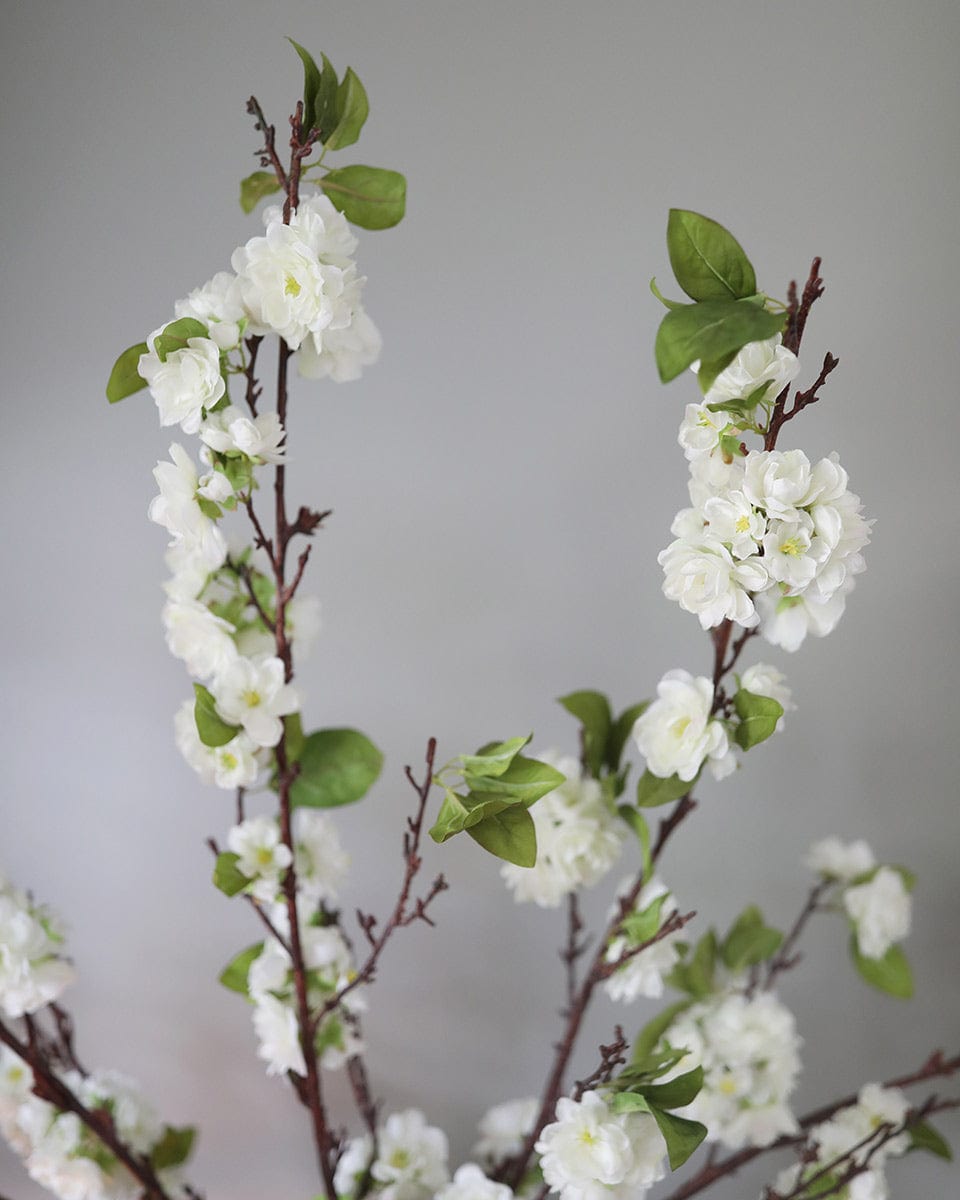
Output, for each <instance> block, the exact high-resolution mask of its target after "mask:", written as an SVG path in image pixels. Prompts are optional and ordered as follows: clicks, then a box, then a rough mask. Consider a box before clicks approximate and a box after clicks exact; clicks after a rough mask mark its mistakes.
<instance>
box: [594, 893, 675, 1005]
mask: <svg viewBox="0 0 960 1200" xmlns="http://www.w3.org/2000/svg"><path fill="white" fill-rule="evenodd" d="M632 883H633V880H632V879H631V878H629V877H628V878H627V879H624V880H623V881H622V883H621V884H620V887H619V888H618V889H617V895H618V896H623V895H625V894H626V893H627V892H628V891H629V890H630V887H631V884H632ZM661 896H666V899H665V900H664V902H663V904H662V906H661V908H660V921H659V924H658V926H657V928H658V929H660V928H662V927H663V925H664V923H665V922H666V921H667V919H668V918H669V917H670V916H671V915H672V914H673V913H675V912H676V911H677V904H676V901H675V900H674V898H673V896H671V895H670V889H669V888H668V887H667V886H666V884H665V883H664V882H663V880H661V879H658V878H657V876H656V875H654V877H653V878H652V879H651V880H650V882H649V883H645V884H644V885H643V887H642V888H641V890H640V894H639V895H638V896H637V899H636V903H635V904H634V907H633V913H632V914H629V915H628V917H627V928H626V929H624V931H623V932H622V933H620V934H618V935H617V936H616V937H615V938H612V939H611V941H610V944H609V946H607V952H606V954H605V956H604V957H605V960H606V961H607V962H608V963H615V962H617V961H618V960H619V959H620V958H621V957H622V956H623V955H624V954H626V953H629V951H630V950H631V949H632V948H634V947H635V946H638V945H642V944H643V942H645V941H647V940H648V939H649V935H648V937H645V938H643V939H642V940H637V939H636V938H634V937H632V936H631V934H630V931H629V920H630V916H631V915H633V914H639V913H642V912H643V911H644V909H646V908H648V907H649V906H650V905H651V904H653V903H654V902H655V901H656V900H658V899H659V898H660V897H661ZM619 911H620V906H619V904H614V905H613V906H612V907H611V909H610V911H609V913H608V914H607V920H608V921H612V920H613V918H614V917H615V916H617V914H618V913H619ZM654 932H656V930H654ZM680 936H681V934H680V932H679V931H678V932H677V933H670V934H667V936H666V937H664V938H661V939H660V941H659V942H654V944H653V945H652V946H648V947H647V948H646V949H645V950H641V951H640V952H639V954H634V955H633V956H632V957H631V958H628V959H627V961H626V962H625V963H624V964H623V965H622V966H621V967H618V968H617V970H616V971H614V973H613V974H612V975H611V976H610V977H609V978H608V979H607V980H606V981H605V982H604V985H603V990H604V991H605V992H606V993H607V995H608V996H609V997H610V999H611V1000H622V1001H623V1002H624V1003H625V1004H631V1003H632V1002H633V1001H634V1000H636V999H637V997H638V996H646V997H648V998H649V999H657V998H658V997H660V996H662V995H663V977H664V975H668V974H669V973H670V971H671V970H672V969H673V967H674V965H675V964H676V961H677V956H678V952H677V942H678V941H679V939H680Z"/></svg>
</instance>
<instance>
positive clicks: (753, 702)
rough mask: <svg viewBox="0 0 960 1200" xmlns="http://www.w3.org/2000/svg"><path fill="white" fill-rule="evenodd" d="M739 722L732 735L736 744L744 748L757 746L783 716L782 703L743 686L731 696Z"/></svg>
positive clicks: (768, 735)
mask: <svg viewBox="0 0 960 1200" xmlns="http://www.w3.org/2000/svg"><path fill="white" fill-rule="evenodd" d="M733 707H734V708H735V709H736V712H737V716H738V717H739V718H740V724H739V725H738V726H737V729H736V732H735V734H734V737H735V738H736V739H737V745H738V746H740V747H741V748H742V749H744V750H750V749H751V748H752V747H753V746H759V745H760V743H761V742H765V741H766V740H767V738H768V737H770V735H771V734H772V733H773V731H774V730H775V729H776V727H777V722H778V721H779V720H780V718H781V717H782V716H783V705H782V704H780V703H779V702H778V701H776V700H773V699H771V698H770V697H769V696H758V695H756V694H755V693H754V692H748V691H745V690H744V689H743V688H740V690H739V691H738V692H737V694H736V695H735V696H734V698H733Z"/></svg>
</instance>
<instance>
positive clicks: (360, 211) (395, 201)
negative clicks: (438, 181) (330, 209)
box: [317, 163, 407, 229]
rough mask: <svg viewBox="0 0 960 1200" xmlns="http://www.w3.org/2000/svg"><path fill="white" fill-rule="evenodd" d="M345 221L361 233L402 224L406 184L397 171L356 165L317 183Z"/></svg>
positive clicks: (328, 173) (335, 172) (344, 168)
mask: <svg viewBox="0 0 960 1200" xmlns="http://www.w3.org/2000/svg"><path fill="white" fill-rule="evenodd" d="M317 182H318V183H319V185H320V187H322V188H323V190H324V191H325V192H326V193H327V195H328V196H329V197H330V199H331V201H332V202H333V204H334V206H335V207H336V208H338V209H339V210H340V211H341V212H342V213H343V215H344V216H345V217H346V218H347V220H348V221H352V222H353V223H354V225H359V226H360V227H361V229H389V228H390V226H391V225H396V224H398V223H399V222H400V221H402V220H403V214H404V211H405V209H406V203H407V181H406V179H405V178H404V177H403V176H402V175H401V174H400V172H399V171H386V170H384V169H383V168H382V167H365V166H362V165H361V164H359V163H357V164H355V165H354V166H352V167H340V168H339V170H336V171H328V172H327V174H326V175H324V176H323V178H322V179H319V180H317Z"/></svg>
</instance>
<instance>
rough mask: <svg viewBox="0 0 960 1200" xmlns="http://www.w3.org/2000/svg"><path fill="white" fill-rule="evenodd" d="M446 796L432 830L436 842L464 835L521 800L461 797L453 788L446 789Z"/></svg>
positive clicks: (476, 796)
mask: <svg viewBox="0 0 960 1200" xmlns="http://www.w3.org/2000/svg"><path fill="white" fill-rule="evenodd" d="M444 791H445V792H446V795H445V797H444V801H443V804H441V806H440V812H439V813H438V815H437V819H436V821H435V822H434V825H433V827H432V828H431V830H430V836H431V837H432V838H433V840H434V841H435V842H438V843H441V844H442V843H443V842H446V841H449V839H450V838H452V837H453V836H454V835H455V834H458V833H462V832H463V831H464V830H465V829H469V828H470V827H471V826H473V825H478V824H479V823H480V822H481V821H482V820H483V819H484V818H485V817H490V816H493V815H494V814H495V813H500V812H503V810H504V809H506V808H509V807H510V806H511V805H512V804H519V803H520V801H519V800H515V799H511V798H510V797H507V796H496V795H493V796H492V795H489V794H484V793H479V794H478V793H476V792H469V793H468V794H467V795H466V796H461V795H460V794H459V792H455V791H453V790H452V788H444Z"/></svg>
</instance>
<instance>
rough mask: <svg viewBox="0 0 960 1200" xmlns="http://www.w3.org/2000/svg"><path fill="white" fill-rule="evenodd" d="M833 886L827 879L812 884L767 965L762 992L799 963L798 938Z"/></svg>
mask: <svg viewBox="0 0 960 1200" xmlns="http://www.w3.org/2000/svg"><path fill="white" fill-rule="evenodd" d="M832 886H833V881H832V880H829V879H821V880H820V882H819V883H816V884H814V886H813V887H812V888H811V889H810V894H809V896H807V901H806V903H805V904H804V906H803V908H802V909H801V910H800V913H799V915H798V917H797V919H796V920H795V921H794V923H793V926H792V928H791V930H790V932H789V933H788V934H787V936H786V937H785V938H784V940H783V944H782V945H781V947H780V949H779V950H778V951H777V953H776V954H775V955H774V956H773V958H772V959H771V960H770V961H769V963H768V964H767V971H766V975H765V976H764V978H763V983H762V984H761V988H762V989H763V991H768V990H769V989H770V987H771V986H772V985H773V981H774V980H775V979H776V977H777V975H779V974H780V973H781V972H782V971H789V970H790V968H791V967H795V966H796V965H797V963H798V962H799V961H800V956H799V955H798V954H795V953H794V951H795V949H796V946H797V943H798V942H799V940H800V936H801V934H802V933H803V931H804V929H805V928H806V925H807V922H808V921H809V920H810V918H811V917H812V916H813V914H814V913H815V912H816V911H817V909H818V908H819V907H820V901H821V900H822V899H823V895H824V892H827V891H829V889H830V888H831V887H832Z"/></svg>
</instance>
